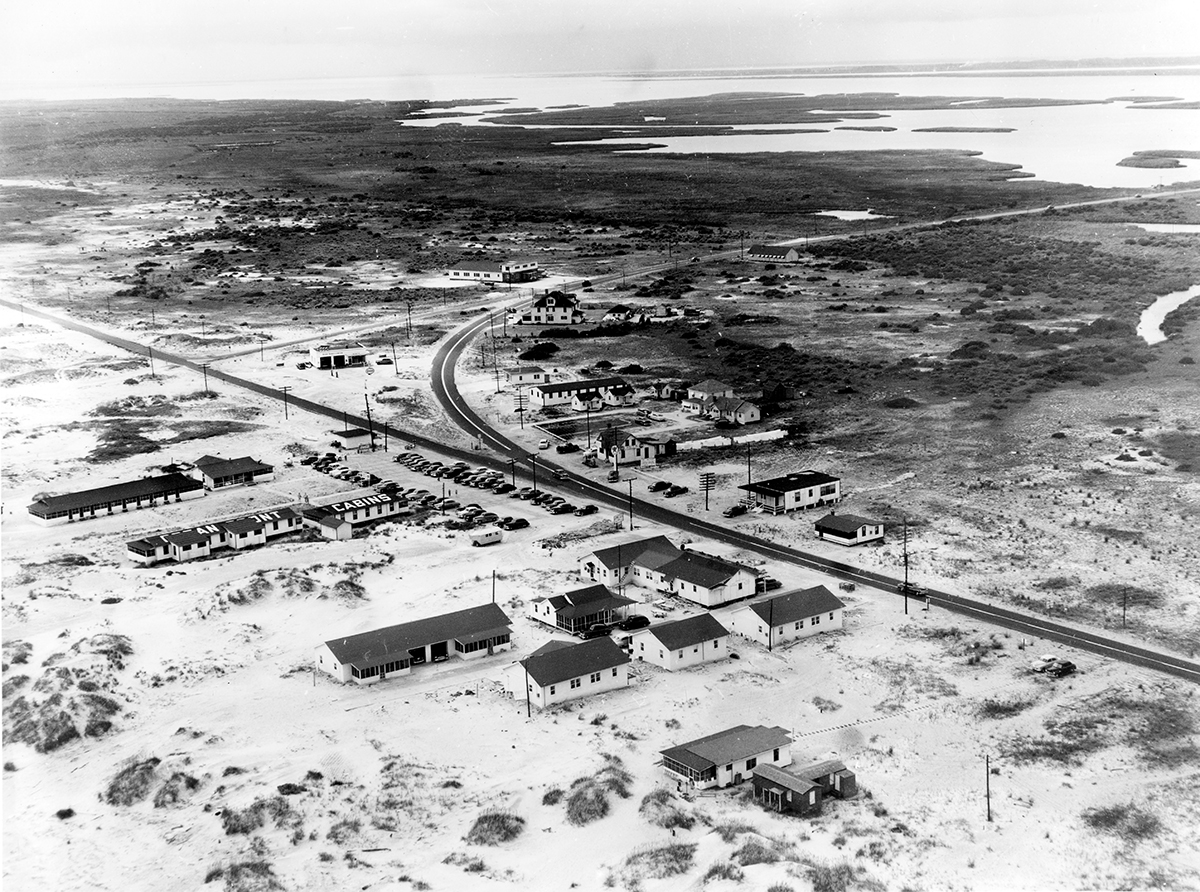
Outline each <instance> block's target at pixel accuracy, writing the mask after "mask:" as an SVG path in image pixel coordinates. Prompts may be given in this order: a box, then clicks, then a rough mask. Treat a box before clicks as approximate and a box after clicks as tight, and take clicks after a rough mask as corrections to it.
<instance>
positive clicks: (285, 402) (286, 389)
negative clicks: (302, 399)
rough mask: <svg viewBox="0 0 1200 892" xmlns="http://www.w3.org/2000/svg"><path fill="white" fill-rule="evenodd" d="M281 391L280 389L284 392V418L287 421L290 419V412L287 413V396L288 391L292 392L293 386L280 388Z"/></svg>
mask: <svg viewBox="0 0 1200 892" xmlns="http://www.w3.org/2000/svg"><path fill="white" fill-rule="evenodd" d="M279 389H280V390H281V391H283V417H284V419H285V420H286V419H287V417H288V411H287V395H288V391H289V390H291V389H292V388H291V386H290V385H289V386H288V387H280V388H279Z"/></svg>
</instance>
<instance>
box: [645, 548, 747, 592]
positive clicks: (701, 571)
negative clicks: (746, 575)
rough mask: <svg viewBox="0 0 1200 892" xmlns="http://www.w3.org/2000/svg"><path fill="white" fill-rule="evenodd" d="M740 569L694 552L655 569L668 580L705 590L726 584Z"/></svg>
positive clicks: (684, 553) (726, 562)
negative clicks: (677, 580)
mask: <svg viewBox="0 0 1200 892" xmlns="http://www.w3.org/2000/svg"><path fill="white" fill-rule="evenodd" d="M741 569H742V568H741V567H740V566H739V565H737V564H733V563H730V562H729V561H723V560H721V559H720V558H715V557H711V556H709V555H707V554H697V553H696V552H694V551H685V552H683V553H681V554H680V555H679V557H677V558H675V560H673V561H670V562H668V563H665V564H663V565H662V566H660V567H658V568H657V570H658V572H659V573H662V574H663V575H664V576H667V577H668V578H670V579H681V580H683V581H684V582H690V583H692V584H694V585H701V586H704V587H705V588H712V587H713V586H714V585H721V584H722V583H725V582H728V581H729V580H730V579H731V578H732V577H733V576H734V575H736V574H737V572H738V571H739V570H741Z"/></svg>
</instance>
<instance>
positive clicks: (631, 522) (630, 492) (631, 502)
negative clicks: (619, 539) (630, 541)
mask: <svg viewBox="0 0 1200 892" xmlns="http://www.w3.org/2000/svg"><path fill="white" fill-rule="evenodd" d="M629 529H631V530H632V529H633V478H630V480H629Z"/></svg>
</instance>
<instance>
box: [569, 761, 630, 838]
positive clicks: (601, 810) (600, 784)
mask: <svg viewBox="0 0 1200 892" xmlns="http://www.w3.org/2000/svg"><path fill="white" fill-rule="evenodd" d="M604 763H605V764H604V767H603V768H601V769H600V770H599V771H598V772H596V773H595V774H593V775H587V776H584V777H580V778H576V780H575V781H574V782H573V783H572V784H571V789H570V790H569V791H568V792H567V796H566V799H567V822H568V823H570V824H574V825H576V826H583V825H584V824H590V823H592V822H593V821H598V820H600V819H601V818H603V817H604V816H605V815H607V814H608V811H609V795H610V794H616V795H617V796H620V797H621V798H622V799H628V798H629V796H630V795H631V794H630V792H629V788H630V786H631V785H632V784H633V775H632V774H630V773H629V771H628V770H627V769H626V768H625V766H624V763H622V762H621V759H620V758H619V757H618V756H612V755H607V754H606V755H605V756H604Z"/></svg>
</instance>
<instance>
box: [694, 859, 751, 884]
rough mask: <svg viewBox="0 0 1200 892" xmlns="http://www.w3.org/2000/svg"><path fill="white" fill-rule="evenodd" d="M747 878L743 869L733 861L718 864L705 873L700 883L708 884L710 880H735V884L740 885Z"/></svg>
mask: <svg viewBox="0 0 1200 892" xmlns="http://www.w3.org/2000/svg"><path fill="white" fill-rule="evenodd" d="M744 877H745V874H744V873H743V872H742V869H741V868H740V867H738V866H737V865H736V864H734V863H733V862H732V861H718V862H717V863H716V864H714V865H712V866H711V867H709V869H708V870H706V871H704V876H702V877H700V882H702V883H707V882H709V881H710V880H733V881H734V882H735V883H740V882H741V881H742V879H743V878H744Z"/></svg>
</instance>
